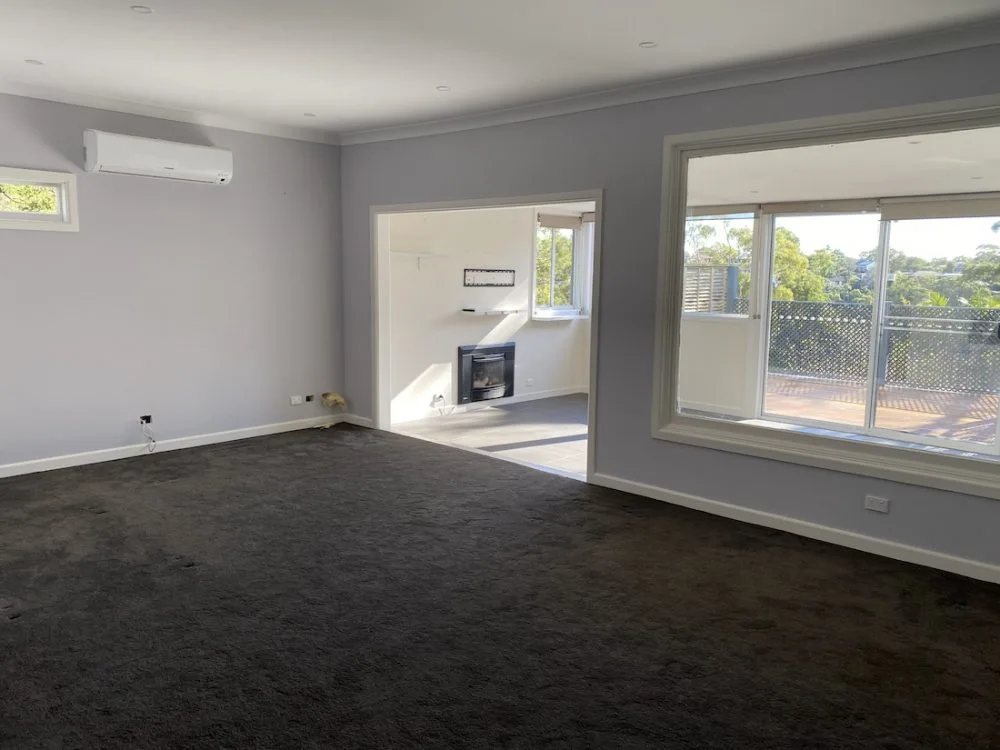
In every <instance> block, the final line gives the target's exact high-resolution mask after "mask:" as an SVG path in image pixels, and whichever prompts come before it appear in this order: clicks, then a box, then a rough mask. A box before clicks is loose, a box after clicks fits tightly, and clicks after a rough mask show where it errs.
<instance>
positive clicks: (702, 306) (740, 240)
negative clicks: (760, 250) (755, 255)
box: [683, 216, 753, 315]
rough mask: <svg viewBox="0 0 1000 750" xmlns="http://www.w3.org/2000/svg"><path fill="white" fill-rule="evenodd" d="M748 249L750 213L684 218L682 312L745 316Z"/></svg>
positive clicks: (747, 285) (747, 290)
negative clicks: (685, 225)
mask: <svg viewBox="0 0 1000 750" xmlns="http://www.w3.org/2000/svg"><path fill="white" fill-rule="evenodd" d="M752 250H753V217H752V216H727V217H720V218H702V217H695V218H691V219H688V221H687V227H686V232H685V239H684V307H683V309H684V312H699V313H724V314H729V315H734V314H739V315H746V314H747V313H748V310H749V307H748V304H747V300H748V297H749V292H750V260H751V253H752Z"/></svg>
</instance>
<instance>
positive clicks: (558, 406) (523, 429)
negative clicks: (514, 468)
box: [392, 393, 587, 479]
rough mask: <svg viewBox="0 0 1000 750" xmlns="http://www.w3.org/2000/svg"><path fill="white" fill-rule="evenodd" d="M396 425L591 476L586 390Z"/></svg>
mask: <svg viewBox="0 0 1000 750" xmlns="http://www.w3.org/2000/svg"><path fill="white" fill-rule="evenodd" d="M392 429H393V431H395V432H399V433H401V434H404V435H410V436H412V437H418V438H423V439H425V440H433V441H435V442H438V443H447V444H449V445H454V446H457V447H459V448H476V449H478V450H481V451H486V452H487V453H495V454H496V455H497V456H500V457H503V458H510V459H514V460H517V461H520V462H521V463H527V464H531V465H533V466H538V467H540V468H544V469H549V470H552V471H556V472H558V473H560V474H564V475H566V476H571V477H574V478H577V479H584V478H586V475H587V396H586V395H585V394H582V393H581V394H575V395H572V396H559V397H558V398H544V399H539V400H538V401H526V402H524V403H520V404H510V405H507V406H490V407H486V408H483V409H474V410H472V411H467V412H463V413H460V414H451V415H448V416H441V417H434V418H431V419H423V420H420V421H418V422H405V423H403V424H399V425H393V427H392Z"/></svg>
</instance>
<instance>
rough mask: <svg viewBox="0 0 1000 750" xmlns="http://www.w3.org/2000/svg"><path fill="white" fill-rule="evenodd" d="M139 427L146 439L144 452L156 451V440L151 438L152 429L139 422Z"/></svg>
mask: <svg viewBox="0 0 1000 750" xmlns="http://www.w3.org/2000/svg"><path fill="white" fill-rule="evenodd" d="M139 426H140V427H141V428H142V434H143V435H144V436H145V438H146V452H147V453H152V452H153V451H155V450H156V438H155V437H154V436H153V428H152V426H151V425H149V424H147V423H145V422H140V424H139Z"/></svg>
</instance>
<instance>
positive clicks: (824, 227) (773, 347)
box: [762, 212, 880, 427]
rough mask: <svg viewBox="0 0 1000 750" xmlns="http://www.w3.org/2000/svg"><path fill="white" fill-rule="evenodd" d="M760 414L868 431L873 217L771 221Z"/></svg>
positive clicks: (875, 275)
mask: <svg viewBox="0 0 1000 750" xmlns="http://www.w3.org/2000/svg"><path fill="white" fill-rule="evenodd" d="M772 224H773V227H774V233H773V235H772V236H771V237H769V238H768V239H769V240H770V242H769V243H767V245H769V248H770V267H771V288H770V290H769V291H770V304H769V306H768V314H769V319H768V320H767V321H766V323H767V325H768V333H767V339H766V342H767V357H766V363H767V374H766V377H765V379H764V383H763V391H764V392H763V409H762V413H763V415H765V416H767V417H777V418H786V419H791V420H794V421H796V422H801V423H803V424H805V423H811V422H815V423H818V424H823V425H849V426H851V427H862V426H864V425H866V424H867V419H868V418H867V413H868V403H869V399H868V394H869V393H870V391H871V387H870V373H871V361H870V359H871V357H870V352H871V350H872V338H873V332H874V326H873V324H872V322H873V321H872V310H873V305H874V291H875V285H876V279H877V278H878V263H879V261H878V247H879V232H880V221H879V215H878V213H877V212H868V213H812V214H810V213H799V214H781V215H776V216H775V217H774V221H773V222H772Z"/></svg>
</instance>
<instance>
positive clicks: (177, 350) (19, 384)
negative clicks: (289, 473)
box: [0, 96, 343, 465]
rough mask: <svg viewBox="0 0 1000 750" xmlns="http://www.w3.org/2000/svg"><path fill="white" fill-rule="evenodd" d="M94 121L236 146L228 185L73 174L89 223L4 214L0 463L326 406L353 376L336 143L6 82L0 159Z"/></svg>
mask: <svg viewBox="0 0 1000 750" xmlns="http://www.w3.org/2000/svg"><path fill="white" fill-rule="evenodd" d="M86 128H98V129H102V130H109V131H113V132H122V133H129V134H132V135H139V136H145V137H151V138H165V139H168V140H178V141H186V142H194V143H202V144H205V145H214V146H220V147H224V148H228V149H230V150H232V151H233V152H234V157H235V177H234V180H233V183H232V184H231V185H229V186H225V187H219V186H209V185H196V184H187V183H177V182H171V181H167V180H155V179H149V178H142V177H125V176H117V175H94V174H87V173H81V174H79V176H78V185H79V203H80V232H79V233H61V232H30V231H17V230H3V229H0V373H2V376H0V465H2V464H7V463H13V462H17V461H24V460H30V459H35V458H43V457H50V456H58V455H64V454H69V453H77V452H85V451H93V450H99V449H103V448H113V447H118V446H123V445H130V444H134V443H139V442H142V436H141V434H140V432H139V427H138V426H137V424H136V418H137V417H138V415H139V414H144V413H152V414H153V427H154V428H155V430H156V435H157V437H158V438H160V439H169V438H174V437H186V436H191V435H199V434H204V433H211V432H218V431H224V430H233V429H239V428H244V427H252V426H257V425H264V424H272V423H276V422H283V421H289V420H294V419H300V418H305V417H310V416H318V415H322V414H324V410H323V408H322V407H321V406H319V405H318V404H309V405H303V406H296V407H293V406H290V405H289V402H288V397H289V396H290V395H292V394H300V393H318V392H321V391H323V390H327V389H331V388H338V387H340V386H342V383H343V377H342V368H341V358H340V352H341V327H340V311H341V299H340V293H341V284H340V261H341V253H340V246H339V245H340V215H339V208H340V175H339V158H340V154H339V149H337V148H336V147H332V146H324V145H318V144H311V143H302V142H298V141H292V140H285V139H280V138H270V137H264V136H256V135H249V134H245V133H237V132H233V131H227V130H205V129H202V128H199V127H198V126H194V125H187V124H182V123H176V122H168V121H164V120H155V119H150V118H144V117H136V116H132V115H123V114H117V113H113V112H106V111H101V110H94V109H85V108H81V107H73V106H68V105H64V104H55V103H50V102H43V101H38V100H34V99H25V98H19V97H12V96H0V165H4V166H12V167H24V168H29V169H45V170H54V171H72V172H78V173H79V172H81V163H82V151H83V131H84V129H86Z"/></svg>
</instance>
